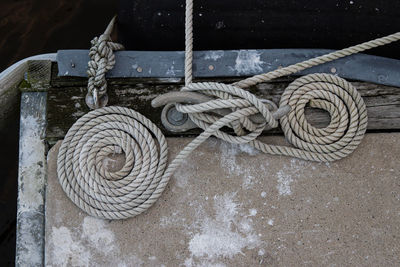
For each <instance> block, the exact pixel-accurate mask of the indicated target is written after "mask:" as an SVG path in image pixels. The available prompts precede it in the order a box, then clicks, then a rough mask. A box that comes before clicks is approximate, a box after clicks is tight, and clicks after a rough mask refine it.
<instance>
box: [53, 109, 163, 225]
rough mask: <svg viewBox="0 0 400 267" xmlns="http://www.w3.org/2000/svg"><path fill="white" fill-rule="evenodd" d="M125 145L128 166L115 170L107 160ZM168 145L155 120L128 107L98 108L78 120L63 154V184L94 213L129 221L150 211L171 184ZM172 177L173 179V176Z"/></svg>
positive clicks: (77, 201) (59, 166) (60, 162)
mask: <svg viewBox="0 0 400 267" xmlns="http://www.w3.org/2000/svg"><path fill="white" fill-rule="evenodd" d="M115 146H118V147H120V148H121V149H122V150H123V151H124V154H125V164H124V166H123V167H122V168H121V169H120V170H118V171H116V172H109V171H108V170H107V169H106V168H105V167H104V164H103V161H104V159H105V158H107V157H108V156H109V155H110V154H113V153H114V151H115ZM167 155H168V148H167V142H166V140H165V137H164V135H163V134H162V132H161V131H160V129H158V128H157V126H156V125H154V124H153V123H152V122H151V121H150V120H149V119H147V118H146V117H144V116H143V115H141V114H139V113H138V112H136V111H133V110H131V109H128V108H123V107H104V108H100V109H95V110H93V111H91V112H89V113H87V114H85V115H84V116H82V117H81V118H80V119H79V120H77V121H76V122H75V124H74V125H73V126H72V127H71V129H69V131H68V133H67V135H66V136H65V138H64V140H63V142H62V145H61V147H60V150H59V152H58V158H57V174H58V179H59V181H60V184H61V186H62V188H63V189H64V191H65V192H66V193H67V195H68V196H69V198H70V199H71V200H72V201H73V202H74V203H75V204H76V205H77V206H78V207H80V208H81V209H82V210H84V211H86V212H87V213H88V214H90V215H92V216H95V217H101V218H105V219H124V218H128V217H132V216H135V215H137V214H140V213H142V212H143V211H145V210H147V209H148V208H149V207H150V206H151V205H152V204H153V203H154V202H155V201H156V200H157V199H158V197H159V196H160V195H161V193H162V192H163V191H164V188H165V186H166V184H167V183H168V179H167V177H165V175H164V176H163V177H162V174H163V173H164V170H165V167H166V164H167ZM168 178H169V177H168Z"/></svg>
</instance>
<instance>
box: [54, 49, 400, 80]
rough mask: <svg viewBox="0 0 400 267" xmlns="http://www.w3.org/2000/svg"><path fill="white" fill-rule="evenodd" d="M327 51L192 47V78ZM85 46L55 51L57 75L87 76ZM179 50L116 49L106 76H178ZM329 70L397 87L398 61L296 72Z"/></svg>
mask: <svg viewBox="0 0 400 267" xmlns="http://www.w3.org/2000/svg"><path fill="white" fill-rule="evenodd" d="M332 51H333V50H328V49H268V50H262V49H260V50H210V51H195V52H194V60H193V74H194V77H199V78H200V77H209V78H210V77H244V76H251V75H256V74H260V73H264V72H269V71H272V70H275V69H277V68H279V67H283V66H288V65H291V64H294V63H298V62H301V61H304V60H307V59H310V58H313V57H317V56H321V55H324V54H327V53H329V52H332ZM88 53H89V51H88V50H60V51H58V53H57V63H58V71H59V72H58V75H59V76H78V77H87V74H86V70H87V62H88V61H89V56H88ZM184 56H185V55H184V52H183V51H165V52H164V51H119V52H115V57H116V64H115V67H114V68H113V69H112V70H111V71H109V72H108V73H107V77H108V78H182V77H183V76H184ZM316 72H320V73H331V74H337V75H339V76H340V77H342V78H345V79H351V80H359V81H364V82H371V83H376V84H382V85H389V86H397V87H400V60H396V59H390V58H384V57H377V56H371V55H366V54H355V55H351V56H348V57H345V58H341V59H338V60H335V61H333V62H330V63H326V64H322V65H320V66H316V67H313V68H310V69H307V70H305V71H302V72H299V73H297V74H296V75H305V74H309V73H316Z"/></svg>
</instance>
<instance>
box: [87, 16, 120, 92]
mask: <svg viewBox="0 0 400 267" xmlns="http://www.w3.org/2000/svg"><path fill="white" fill-rule="evenodd" d="M114 23H115V17H114V18H113V19H112V20H111V22H110V24H109V25H108V27H107V29H106V30H105V31H104V33H103V34H102V35H100V36H99V37H95V38H93V40H92V41H91V42H90V43H91V45H92V46H91V47H90V50H89V57H90V61H89V63H88V70H87V74H88V77H89V80H88V91H89V93H91V94H93V92H94V91H96V92H97V94H98V97H101V96H103V95H105V94H106V92H107V81H106V73H107V71H109V70H111V69H112V68H113V67H114V65H115V55H114V53H113V52H114V51H118V50H123V49H124V46H123V45H121V44H118V43H114V42H112V40H111V36H110V35H111V32H112V29H113V27H114Z"/></svg>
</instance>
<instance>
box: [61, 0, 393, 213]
mask: <svg viewBox="0 0 400 267" xmlns="http://www.w3.org/2000/svg"><path fill="white" fill-rule="evenodd" d="M192 14H193V0H187V1H186V29H185V36H186V48H185V51H186V54H185V86H184V87H183V88H182V91H190V92H196V93H201V94H205V95H207V96H211V97H212V100H210V101H207V102H203V103H199V104H187V103H175V107H176V109H177V110H178V111H179V112H182V113H187V114H188V116H189V117H190V119H191V120H192V121H193V122H194V123H195V124H196V125H198V126H199V127H200V128H202V129H203V130H204V131H203V132H202V133H201V134H200V135H199V136H197V137H196V138H194V139H193V140H192V141H191V142H190V143H189V144H188V145H186V147H185V148H184V149H183V150H181V151H180V153H179V154H178V155H177V156H176V158H175V159H174V160H172V161H171V163H170V164H169V165H168V167H167V154H168V153H167V143H166V140H165V137H164V136H163V134H162V133H161V131H160V130H159V129H158V128H157V127H156V126H155V125H154V124H153V123H152V122H150V121H149V120H148V119H147V118H146V117H144V116H142V115H141V114H139V113H137V112H135V111H133V110H131V109H128V108H122V107H115V106H114V107H104V108H99V109H95V110H94V111H91V112H89V113H88V114H86V115H84V116H83V117H82V118H80V119H79V120H78V121H77V122H76V123H75V124H74V125H73V126H72V127H71V129H70V130H69V131H68V133H67V135H66V136H65V139H64V140H63V142H62V145H61V147H60V150H59V153H58V161H57V172H58V177H59V181H60V184H61V186H62V188H63V189H64V191H65V192H66V193H67V195H68V196H69V197H70V199H71V200H72V201H73V202H74V203H75V204H76V205H77V206H79V207H80V208H81V209H83V210H84V211H86V212H87V213H89V214H90V215H93V216H96V217H100V218H105V219H125V218H129V217H132V216H135V215H138V214H140V213H141V212H143V211H145V210H146V209H148V208H149V207H150V206H151V205H152V204H153V203H154V202H155V201H156V200H157V199H158V197H159V196H160V195H161V194H162V192H163V191H164V189H165V187H166V185H167V183H168V181H169V179H170V177H171V176H172V175H173V173H174V171H175V170H176V169H177V168H178V167H179V165H180V164H181V163H182V162H183V161H184V160H185V158H186V157H187V156H188V155H189V154H190V153H191V152H192V151H193V150H195V149H196V148H197V147H198V146H199V145H201V144H202V143H203V142H204V141H205V140H206V139H207V138H209V137H210V136H212V135H214V136H216V137H218V138H221V139H223V140H225V141H227V142H230V143H235V144H242V143H247V144H250V145H251V146H253V147H255V148H256V149H259V150H260V151H262V152H264V153H268V154H274V155H285V156H292V157H297V158H300V159H305V160H312V161H320V162H325V161H334V160H339V159H341V158H343V157H346V156H347V155H349V154H350V153H352V152H353V151H354V150H355V149H356V147H357V146H358V144H359V143H360V142H361V140H362V138H363V136H364V133H365V131H366V128H367V111H366V106H365V103H364V101H363V99H362V98H361V95H360V94H359V93H358V92H357V90H356V89H355V88H354V87H353V86H352V85H351V84H350V83H349V82H347V81H345V80H344V79H341V78H339V77H337V76H334V75H330V74H310V75H306V76H303V77H300V78H298V79H296V80H295V81H293V82H292V83H291V84H290V85H289V86H288V87H287V88H286V90H285V91H284V93H283V95H282V97H281V100H280V103H279V107H280V108H281V107H285V106H289V107H290V112H289V113H288V114H287V115H286V116H283V117H282V118H281V119H280V124H281V127H282V130H283V132H284V134H285V137H286V139H287V140H288V142H290V143H291V144H292V145H293V146H292V147H289V146H275V145H269V144H266V143H263V142H261V141H260V140H258V139H257V137H258V136H259V135H260V134H261V133H262V131H263V130H265V129H268V128H273V127H277V126H278V125H279V123H278V120H277V119H278V118H276V117H274V115H272V111H274V110H276V109H277V108H278V107H277V106H276V105H275V104H273V105H272V107H271V105H269V106H270V107H268V105H267V104H266V103H265V102H264V101H262V100H260V99H258V98H257V97H256V96H255V95H253V94H251V93H250V92H249V91H247V90H244V89H243V88H246V87H249V86H252V85H255V84H257V83H261V82H267V81H270V80H272V79H275V78H278V77H282V76H287V75H291V74H294V73H296V72H299V71H301V70H304V69H306V68H310V67H313V66H316V65H319V64H323V63H326V62H329V61H332V60H335V59H338V58H341V57H345V56H348V55H351V54H354V53H358V52H361V51H364V50H367V49H370V48H373V47H377V46H381V45H385V44H388V43H391V42H394V41H397V40H400V32H398V33H395V34H392V35H389V36H386V37H383V38H378V39H375V40H372V41H369V42H365V43H362V44H360V45H356V46H352V47H350V48H346V49H343V50H339V51H336V52H333V53H330V54H327V55H323V56H320V57H316V58H313V59H310V60H307V61H304V62H300V63H297V64H294V65H291V66H288V67H284V68H281V69H277V70H274V71H271V72H269V73H265V74H260V75H255V76H253V77H250V78H247V79H244V80H242V81H239V82H236V83H234V84H232V85H228V84H223V83H215V82H203V83H192V64H193V53H192V49H193V39H192V38H193V21H192V20H193V17H192ZM95 40H96V41H94V42H93V46H95V48H93V49H91V50H90V53H91V58H92V60H91V61H90V62H89V72H88V73H89V77H90V78H89V84H88V89H89V91H90V90H94V89H93V88H95V89H97V90H99V93H100V94H102V93H105V90H106V83H105V72H106V71H107V70H109V69H110V68H112V65H113V64H114V62H115V59H114V56H113V55H112V51H113V50H117V49H118V48H120V47H119V46H113V44H114V43H112V42H111V41H110V39H109V35H108V36H105V37H100V38H99V39H95ZM114 48H115V49H114ZM95 67H96V68H95ZM94 69H97V70H98V72H96V71H94ZM95 86H96V87H95ZM307 106H309V107H313V108H318V109H323V110H326V111H327V112H328V113H329V115H330V117H331V121H330V123H329V125H328V126H326V127H324V128H316V127H314V126H312V125H311V124H310V123H308V122H307V118H306V116H305V112H304V111H305V108H306V107H307ZM222 109H229V110H231V112H230V113H228V114H227V115H225V114H222V115H221V112H217V111H221V110H222ZM256 114H258V115H260V114H261V116H262V117H263V121H261V122H260V121H255V120H253V119H252V116H254V115H256ZM223 127H230V128H232V129H233V131H234V134H230V133H229V132H226V131H224V130H221V128H223ZM116 148H120V149H121V150H122V151H123V154H124V155H125V165H124V166H123V167H122V168H121V169H120V170H118V171H116V172H111V171H108V170H107V169H106V168H105V167H104V166H103V165H104V164H103V161H104V159H105V158H106V157H108V156H109V155H110V154H113V153H115V151H116Z"/></svg>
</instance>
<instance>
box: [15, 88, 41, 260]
mask: <svg viewBox="0 0 400 267" xmlns="http://www.w3.org/2000/svg"><path fill="white" fill-rule="evenodd" d="M46 97H47V93H46V92H24V93H23V94H22V96H21V120H20V140H19V151H20V152H19V170H18V200H17V236H16V259H15V262H16V266H42V265H43V262H44V261H43V256H44V222H45V218H44V203H45V202H44V193H45V190H44V189H45V184H46V170H45V168H46V157H45V152H46V146H45V137H44V135H45V129H46Z"/></svg>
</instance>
